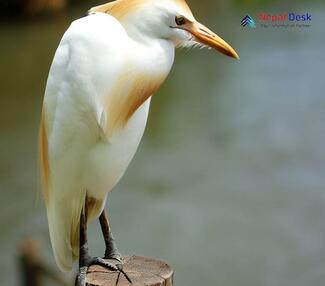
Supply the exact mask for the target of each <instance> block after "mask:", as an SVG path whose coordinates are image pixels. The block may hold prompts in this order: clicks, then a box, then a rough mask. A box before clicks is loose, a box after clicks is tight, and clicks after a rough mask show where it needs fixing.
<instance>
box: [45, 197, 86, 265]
mask: <svg viewBox="0 0 325 286" xmlns="http://www.w3.org/2000/svg"><path fill="white" fill-rule="evenodd" d="M84 198H85V196H80V197H79V198H78V197H75V198H74V200H66V201H65V202H60V203H58V202H56V203H54V202H50V204H49V205H48V206H47V218H48V223H49V231H50V238H51V244H52V249H53V254H54V258H55V261H56V263H57V265H58V267H59V268H60V269H61V270H62V271H71V270H72V267H73V263H74V261H75V260H76V259H78V257H79V222H80V214H81V211H82V207H83V205H84ZM52 203H53V204H52Z"/></svg>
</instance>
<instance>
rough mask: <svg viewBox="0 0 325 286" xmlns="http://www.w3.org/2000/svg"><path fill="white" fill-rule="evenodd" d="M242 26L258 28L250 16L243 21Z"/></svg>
mask: <svg viewBox="0 0 325 286" xmlns="http://www.w3.org/2000/svg"><path fill="white" fill-rule="evenodd" d="M241 25H242V26H243V27H248V28H256V24H255V21H254V19H253V18H252V17H251V16H249V15H246V17H245V18H244V19H243V20H241Z"/></svg>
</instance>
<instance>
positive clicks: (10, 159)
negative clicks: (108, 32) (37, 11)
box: [0, 1, 325, 286]
mask: <svg viewBox="0 0 325 286" xmlns="http://www.w3.org/2000/svg"><path fill="white" fill-rule="evenodd" d="M193 2H194V1H193ZM200 5H201V4H200ZM200 5H199V4H198V3H194V5H193V10H194V11H198V12H197V13H196V14H198V15H199V17H198V18H199V19H201V20H202V19H204V20H205V21H204V22H205V23H209V26H211V28H213V30H215V31H216V32H218V33H219V34H220V35H222V37H224V38H225V39H226V40H227V41H229V42H230V43H231V44H232V45H233V46H234V47H235V48H236V50H237V51H238V52H239V54H240V56H241V60H240V61H239V62H238V61H233V60H230V59H228V58H225V57H223V56H221V55H220V54H217V53H215V52H213V51H208V50H203V51H200V50H191V51H179V52H178V53H177V60H176V63H175V67H174V69H173V71H172V73H171V75H170V76H169V78H168V81H167V82H166V83H165V85H164V86H163V88H162V89H161V90H160V91H159V93H158V94H157V95H156V96H155V97H154V100H153V106H152V108H151V114H150V119H149V123H148V127H147V130H146V134H145V137H144V139H143V141H142V144H141V147H140V149H139V152H138V153H137V155H136V157H135V159H134V160H133V162H132V164H131V166H130V168H129V170H128V172H127V174H126V176H125V177H124V178H123V179H122V181H121V182H120V184H119V185H118V187H117V188H116V190H115V191H114V192H113V193H112V194H111V195H110V197H109V203H108V204H109V212H110V214H111V220H112V225H113V232H114V234H115V237H116V239H117V242H118V245H119V248H120V250H121V251H122V252H123V253H127V254H138V255H147V256H153V257H157V258H161V259H165V260H167V261H169V262H170V263H171V265H172V266H173V268H174V269H175V272H176V276H175V285H191V286H197V285H223V286H224V285H227V286H231V285H236V286H238V285H240V286H245V285H247V286H254V285H256V286H260V285H263V286H264V285H265V286H280V285H281V286H282V285H286V286H300V285H301V286H305V285H313V286H318V285H319V286H321V285H324V283H325V274H324V269H325V251H324V245H325V227H324V217H325V207H324V206H325V192H324V187H325V177H324V171H325V148H324V143H323V142H324V141H325V132H324V122H325V112H324V108H325V97H324V90H325V82H324V80H323V78H324V67H323V66H324V63H325V56H324V46H325V37H324V31H323V28H324V24H325V22H324V19H325V17H324V15H325V6H324V5H322V4H321V3H319V4H314V5H311V4H309V3H308V2H307V1H306V4H303V3H301V4H299V5H298V4H295V6H294V8H295V10H296V11H301V12H307V11H308V12H311V13H312V14H313V26H312V27H311V28H309V29H292V30H278V31H274V30H272V29H269V30H265V29H262V28H257V29H256V30H254V31H249V30H243V29H242V28H241V27H240V26H239V24H238V23H239V22H240V20H241V18H242V17H243V16H244V15H245V14H246V13H247V11H249V12H250V14H252V15H256V13H257V12H258V11H260V10H261V9H263V11H269V10H272V11H280V12H283V11H285V12H286V11H288V10H290V9H289V8H291V7H292V5H294V4H292V5H289V2H287V3H286V4H282V5H279V4H278V6H277V7H272V6H271V5H269V6H266V7H263V8H261V7H258V6H257V7H256V6H253V5H251V6H247V5H243V4H241V5H239V4H237V5H235V4H230V2H229V3H228V2H221V3H220V5H216V4H213V5H212V4H211V6H208V5H206V6H200ZM80 10H81V9H80V8H77V9H76V10H73V11H71V12H69V13H68V14H67V15H62V16H61V17H59V18H57V19H52V20H46V19H42V20H39V21H36V22H20V23H15V24H3V23H1V26H0V37H1V39H2V40H1V46H0V51H1V53H0V57H1V58H0V62H1V69H0V78H1V90H2V92H1V96H0V106H1V113H0V128H1V129H0V130H1V150H2V151H1V161H0V162H1V163H0V190H1V201H0V208H1V217H0V227H1V228H0V229H1V231H0V251H1V256H0V257H1V258H0V276H1V278H2V279H1V285H7V286H12V285H18V280H17V279H18V278H17V271H16V262H15V258H16V253H17V251H16V248H17V245H18V244H19V243H20V241H21V240H22V239H23V238H24V237H26V236H31V237H34V238H36V239H38V240H40V241H41V242H42V246H43V250H44V253H42V255H43V256H44V259H45V260H46V261H47V263H49V264H51V265H53V266H54V262H53V258H52V254H51V249H50V244H49V238H48V230H47V222H46V217H45V210H44V206H43V203H42V202H41V201H40V200H37V172H36V167H35V166H36V159H35V158H36V143H37V129H38V121H39V114H40V107H41V101H42V95H43V90H44V87H45V81H46V76H47V72H48V69H49V65H50V62H51V59H52V56H53V53H54V51H55V48H56V46H57V44H58V41H59V39H60V36H61V34H62V33H63V31H64V30H65V29H66V27H67V26H68V23H69V22H70V21H71V19H72V18H76V17H77V15H81V14H82V13H80ZM90 241H91V244H90V247H91V250H92V253H93V254H98V255H99V254H102V252H103V243H102V239H101V236H100V232H99V228H98V226H97V225H93V226H92V228H91V234H90Z"/></svg>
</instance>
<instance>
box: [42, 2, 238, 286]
mask: <svg viewBox="0 0 325 286" xmlns="http://www.w3.org/2000/svg"><path fill="white" fill-rule="evenodd" d="M192 46H202V47H208V48H211V49H215V50H217V51H219V52H221V53H223V54H225V55H227V56H229V57H232V58H235V59H239V56H238V54H237V53H236V51H235V50H234V49H233V48H232V47H231V46H230V45H229V44H228V43H226V42H225V41H224V40H223V39H222V38H220V37H219V36H218V35H217V34H215V33H214V32H212V31H211V30H210V29H208V28H207V27H206V26H204V25H203V24H201V23H200V22H198V21H197V20H196V19H195V18H194V16H193V14H192V12H191V9H190V8H189V6H188V4H187V3H186V1H185V0H117V1H113V2H108V3H106V4H103V5H99V6H96V7H93V8H91V9H90V10H89V11H88V14H87V15H86V16H84V17H82V18H79V19H77V20H75V21H73V22H72V23H71V25H70V26H69V28H68V29H67V30H66V31H65V33H64V35H63V37H62V39H61V41H60V43H59V46H58V48H57V50H56V52H55V55H54V59H53V62H52V65H51V67H50V71H49V74H48V79H47V83H46V88H45V95H44V99H43V105H42V111H41V119H40V128H39V165H40V173H41V183H42V190H43V191H42V193H43V197H44V201H45V205H46V212H47V218H48V225H49V235H50V241H51V245H52V249H53V253H54V258H55V261H56V264H57V265H58V267H59V268H60V269H61V270H62V271H71V270H72V268H73V265H74V263H75V262H76V261H78V263H79V271H78V274H77V277H76V280H77V285H79V286H84V285H85V283H86V282H85V279H86V278H85V277H86V274H87V270H88V268H89V267H90V266H91V265H93V264H98V265H101V266H104V267H106V268H108V269H111V270H114V271H119V272H121V271H122V272H123V262H122V256H121V254H120V252H119V251H118V248H117V246H116V242H115V240H114V238H113V235H112V230H111V227H110V223H109V219H108V215H107V212H106V211H105V203H106V201H107V196H108V194H109V193H110V192H111V191H112V189H113V188H114V187H115V186H116V184H117V183H118V182H119V180H120V179H121V178H122V176H123V175H124V173H125V171H126V170H127V167H128V165H129V163H130V162H131V160H132V158H133V156H134V155H135V153H136V150H137V148H138V146H139V144H140V141H141V139H142V136H143V133H144V130H145V126H146V122H147V119H148V113H149V108H150V103H151V99H152V97H153V96H154V95H155V94H156V93H157V91H158V90H159V88H160V87H161V85H162V84H163V83H164V82H165V80H166V78H167V76H168V74H169V72H170V71H171V68H172V66H173V63H174V57H175V49H176V48H180V47H192ZM95 219H99V222H100V226H101V229H102V234H103V237H104V241H105V247H106V248H105V254H104V256H103V257H91V256H90V255H89V250H88V243H87V226H88V224H89V223H90V222H92V221H94V220H95ZM123 273H124V272H123ZM124 274H125V273H124ZM126 278H127V279H128V280H129V281H130V279H129V277H127V276H126ZM130 282H131V281H130Z"/></svg>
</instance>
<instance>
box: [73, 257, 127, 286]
mask: <svg viewBox="0 0 325 286" xmlns="http://www.w3.org/2000/svg"><path fill="white" fill-rule="evenodd" d="M86 264H87V265H86V266H82V267H80V268H79V273H78V276H77V279H76V286H86V275H87V271H88V269H89V267H90V266H92V265H100V266H102V267H105V268H106V269H109V270H112V271H116V272H118V276H117V279H116V283H115V285H116V286H117V285H118V282H119V279H120V275H121V273H122V274H123V275H124V277H125V279H126V280H127V281H128V282H129V283H130V284H132V281H131V279H130V277H129V276H128V275H127V274H126V272H125V271H124V270H123V264H122V261H121V258H117V257H114V258H109V259H106V258H101V257H93V258H90V259H88V261H87V263H86Z"/></svg>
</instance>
